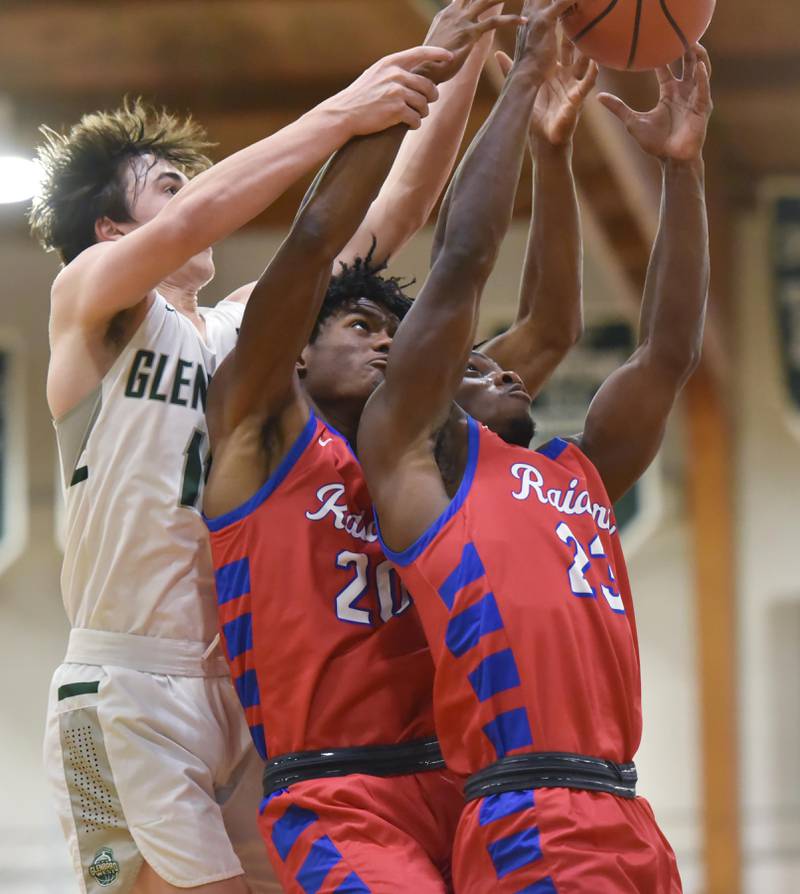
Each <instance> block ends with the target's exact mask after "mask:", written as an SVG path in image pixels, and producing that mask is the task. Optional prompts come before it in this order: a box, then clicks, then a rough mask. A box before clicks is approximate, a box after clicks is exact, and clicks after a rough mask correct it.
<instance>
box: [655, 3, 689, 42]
mask: <svg viewBox="0 0 800 894" xmlns="http://www.w3.org/2000/svg"><path fill="white" fill-rule="evenodd" d="M659 3H660V4H661V11H662V12H663V13H664V17H665V18H666V20H667V21H668V22H669V23H670V25H671V26H672V30H673V31H674V32H675V33H676V34H677V35H678V39H679V40H680V42H681V43H682V44H683V48H684V50H686V52H687V53H688V52H689V41H688V40H687V39H686V35H685V34H684V33H683V31H681V28H680V25H679V24H678V23H677V22H676V21H675V19H674V18H673V17H672V13H671V12H670V11H669V8H668V7H667V0H659Z"/></svg>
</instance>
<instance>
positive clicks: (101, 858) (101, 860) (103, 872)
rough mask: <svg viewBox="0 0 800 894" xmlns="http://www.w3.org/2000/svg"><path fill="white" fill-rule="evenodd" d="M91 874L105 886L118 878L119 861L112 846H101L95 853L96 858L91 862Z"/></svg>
mask: <svg viewBox="0 0 800 894" xmlns="http://www.w3.org/2000/svg"><path fill="white" fill-rule="evenodd" d="M89 875H90V876H91V877H92V878H93V879H96V880H97V883H98V884H100V885H102V886H103V887H105V886H106V885H110V884H113V883H114V882H115V881H116V880H117V876H118V875H119V863H117V861H116V860H115V859H114V851H112V850H111V848H110V847H101V848H100V850H99V851H98V852H97V853H96V854H95V855H94V860H92V862H91V863H90V864H89Z"/></svg>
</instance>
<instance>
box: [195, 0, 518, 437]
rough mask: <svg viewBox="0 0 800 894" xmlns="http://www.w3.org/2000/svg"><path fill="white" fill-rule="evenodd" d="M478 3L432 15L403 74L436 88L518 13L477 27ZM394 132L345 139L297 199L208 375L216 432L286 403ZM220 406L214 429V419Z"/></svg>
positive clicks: (464, 1) (395, 144) (421, 87)
mask: <svg viewBox="0 0 800 894" xmlns="http://www.w3.org/2000/svg"><path fill="white" fill-rule="evenodd" d="M486 3H487V0H475V2H471V0H456V2H455V3H453V4H451V6H449V7H448V8H447V9H446V10H445V11H444V12H443V14H442V15H441V16H439V17H437V21H436V23H435V27H434V28H433V29H432V30H431V33H430V34H429V35H428V39H427V40H428V46H425V47H421V48H418V49H417V50H413V51H409V53H408V54H406V55H410V54H411V55H413V54H415V55H416V56H417V57H418V58H416V60H412V59H405V58H404V62H406V63H408V64H407V66H406V67H408V68H410V69H415V70H416V71H417V72H425V73H427V74H428V75H429V76H430V78H433V79H435V80H437V81H438V80H441V79H444V78H449V77H452V76H453V75H454V74H456V73H457V71H458V67H459V66H460V65H461V64H462V62H463V60H464V59H466V58H467V56H468V55H469V51H470V49H471V48H472V47H473V46H474V45H475V42H476V41H477V40H478V39H480V37H481V35H483V34H484V33H486V32H487V31H489V30H491V29H492V28H494V27H496V26H497V24H499V23H500V22H502V21H505V20H507V19H510V20H513V21H519V17H518V16H513V17H495V18H494V19H491V18H490V19H486V20H484V21H479V20H478V16H479V14H480V12H481V11H484V10H485V7H486ZM412 63H414V64H412ZM408 77H409V79H410V81H409V83H410V85H411V88H412V89H413V90H414V91H416V92H417V93H418V94H423V93H426V91H427V93H426V99H427V100H433V99H435V98H436V93H437V91H436V88H435V87H434V86H433V83H432V82H431V81H430V80H429V79H428V78H427V77H424V76H423V75H422V74H420V73H412V74H409V75H408ZM404 133H405V130H404V129H403V128H400V127H398V128H395V129H393V130H391V131H389V132H387V133H385V134H381V135H378V136H375V137H372V138H369V139H366V140H361V141H360V142H359V141H357V140H356V141H353V142H351V143H350V144H349V145H348V146H347V147H345V149H344V150H342V151H341V152H340V153H339V154H338V155H337V156H336V158H335V159H334V161H333V163H332V164H331V165H330V166H329V168H328V169H326V171H325V172H323V173H322V175H321V176H320V177H318V178H317V180H316V181H315V183H314V185H313V186H312V188H311V190H310V191H309V193H308V194H307V195H306V197H305V199H304V200H303V204H302V206H301V208H300V211H299V213H298V216H297V219H296V221H295V223H294V225H293V227H292V231H291V233H290V234H289V237H288V238H287V240H286V241H285V242H284V244H283V245H282V246H281V248H280V249H279V251H278V253H277V255H276V256H275V258H274V259H273V261H272V262H271V263H270V265H269V267H268V268H267V270H266V271H265V273H264V275H263V276H262V277H261V280H260V281H259V283H258V285H257V286H256V287H255V289H254V291H253V295H252V297H251V299H250V302H249V304H248V308H247V311H246V313H245V318H244V321H243V324H242V330H241V332H240V336H239V342H238V345H237V347H236V349H235V351H234V352H233V353H232V355H231V357H230V358H229V360H228V361H226V363H225V364H224V368H223V370H220V372H218V374H217V377H216V380H220V381H219V382H217V383H216V386H215V390H216V392H217V396H216V397H214V400H213V404H214V407H213V418H214V420H215V424H214V425H213V426H212V428H213V429H214V431H216V432H217V434H219V433H220V432H222V433H223V434H224V433H225V432H227V431H230V430H232V429H233V428H235V427H236V426H237V425H238V424H239V422H240V421H241V420H242V419H243V418H245V417H247V416H251V415H252V414H254V413H255V414H256V415H258V416H265V417H272V416H274V415H275V414H276V413H278V412H280V411H281V410H282V409H283V407H284V405H285V403H286V401H288V400H290V399H292V398H293V397H296V395H297V391H296V388H295V376H294V366H295V362H296V360H297V357H298V356H299V354H300V352H301V350H302V348H303V347H304V346H305V344H306V342H307V340H308V338H309V336H310V334H311V331H312V329H313V325H314V321H315V320H316V317H317V314H318V312H319V307H320V304H321V302H322V299H323V297H324V293H325V287H326V286H327V282H328V279H329V277H330V270H331V264H332V262H333V260H334V259H335V258H336V257H337V256H338V255H339V253H340V252H341V250H342V248H343V247H344V245H345V244H346V243H347V242H348V241H349V240H350V239H351V238H352V236H353V233H354V232H355V231H356V229H357V227H358V225H359V224H360V223H361V221H362V219H363V217H364V214H365V213H366V211H367V208H368V207H369V205H370V203H371V202H372V200H373V199H374V197H375V194H376V193H377V191H378V189H379V188H380V186H381V184H382V183H383V181H384V179H385V177H386V175H387V173H388V170H389V168H388V167H387V165H389V166H390V165H391V163H392V162H393V160H394V158H395V156H396V154H397V151H398V148H399V145H400V141H401V140H402V138H403V136H404ZM216 380H215V381H216ZM223 395H224V396H223ZM295 402H296V401H295ZM220 406H221V407H222V416H223V419H224V423H223V424H222V425H220V424H219V422H218V419H217V410H218V408H219V407H220ZM213 437H214V432H212V438H213Z"/></svg>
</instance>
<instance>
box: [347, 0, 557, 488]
mask: <svg viewBox="0 0 800 894" xmlns="http://www.w3.org/2000/svg"><path fill="white" fill-rule="evenodd" d="M568 6H569V0H555V2H552V3H545V2H544V0H539V2H536V0H528V2H527V3H526V5H525V7H524V14H525V15H527V17H528V23H527V24H526V25H524V26H522V27H521V28H520V30H519V34H518V40H517V53H516V58H515V62H514V66H513V68H512V70H511V72H510V74H509V77H508V79H507V80H506V83H505V85H504V87H503V90H502V92H501V94H500V96H499V98H498V100H497V102H496V103H495V106H494V109H493V110H492V113H491V115H490V117H489V119H488V120H487V122H486V124H485V125H484V127H483V128H482V130H481V131H480V133H479V134H478V136H477V137H476V138H475V140H474V141H473V143H472V146H471V147H470V149H469V151H468V152H467V155H466V156H465V158H464V160H463V161H462V163H461V165H460V166H459V169H458V172H457V174H456V179H455V182H454V185H453V187H452V193H451V197H450V209H449V216H448V220H447V226H446V228H445V233H444V239H443V243H442V250H441V252H440V253H439V256H438V257H437V258H436V261H435V262H434V265H433V268H432V269H431V272H430V274H429V276H428V279H427V280H426V282H425V285H424V286H423V288H422V291H421V292H420V295H419V297H418V298H417V300H416V301H415V302H414V306H413V308H412V309H411V311H410V312H409V314H408V316H407V317H406V318H405V320H404V321H403V323H402V325H401V326H400V328H399V330H398V332H397V335H396V336H395V339H394V341H393V344H392V349H391V351H390V354H389V363H388V367H387V370H386V380H385V382H384V383H383V385H381V386H380V387H379V388H378V389H376V391H375V393H374V394H373V395H372V397H371V398H370V401H369V403H368V404H367V408H366V410H365V412H364V416H363V418H362V423H361V427H360V429H359V439H358V444H359V452H360V456H361V458H362V461H363V462H364V465H365V469H366V470H367V475H368V478H371V479H372V481H374V482H375V485H376V487H377V488H379V489H380V488H381V487H382V483H385V482H387V481H388V480H389V479H390V477H391V474H392V468H393V467H397V466H398V464H399V463H401V461H402V460H404V459H405V458H407V457H408V456H409V455H410V454H412V453H414V452H415V451H416V450H417V449H421V450H422V451H423V453H424V452H426V451H427V447H428V442H429V438H430V436H431V434H432V432H433V431H434V430H435V429H436V428H437V427H438V426H439V424H440V423H441V421H442V420H443V418H444V417H445V415H446V414H447V412H448V411H449V408H450V405H451V403H452V400H453V396H454V395H455V393H456V390H457V388H458V385H459V383H460V382H461V379H462V377H463V374H464V368H465V364H466V359H467V355H468V352H469V350H470V347H471V342H472V334H473V331H474V327H475V320H476V317H477V313H478V305H479V300H480V296H481V294H482V292H483V288H484V286H485V283H486V280H487V279H488V277H489V274H490V273H491V270H492V267H493V265H494V262H495V259H496V257H497V252H498V250H499V248H500V244H501V242H502V240H503V237H504V236H505V233H506V231H507V229H508V225H509V223H510V220H511V213H512V210H513V200H514V194H515V192H516V188H517V183H518V180H519V174H520V169H521V166H522V160H523V157H524V154H525V139H526V136H527V133H528V126H529V121H530V114H531V109H532V106H533V102H534V99H535V96H536V92H537V90H538V88H539V86H540V84H541V83H542V82H543V81H544V80H545V79H546V78H547V77H548V76H549V74H550V72H551V71H552V69H553V67H554V65H555V56H556V52H555V50H556V45H555V23H556V21H557V19H558V16H559V15H560V14H561V13H562V12H563V11H564V10H565V9H566V8H567V7H568ZM370 486H371V487H372V482H371V484H370ZM373 497H374V498H375V499H376V500H377V501H378V503H379V505H380V503H381V500H380V498H379V496H378V494H376V493H375V492H374V491H373Z"/></svg>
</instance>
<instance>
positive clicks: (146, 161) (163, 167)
mask: <svg viewBox="0 0 800 894" xmlns="http://www.w3.org/2000/svg"><path fill="white" fill-rule="evenodd" d="M160 177H164V178H169V179H171V180H174V181H175V182H176V183H180V184H183V183H185V182H186V181H187V179H188V178H187V177H186V175H185V174H184V173H182V172H181V171H179V170H178V169H177V168H176V167H175V165H174V164H172V162H169V161H167V160H166V159H165V158H158V157H157V156H155V155H150V154H147V155H135V156H133V158H130V159H129V160H128V163H127V165H126V168H125V178H126V181H127V186H128V189H129V190H130V191H134V192H137V193H138V192H141V191H142V189H144V187H145V186H146V185H147V184H149V183H155V182H156V181H157V180H158V179H159V178H160Z"/></svg>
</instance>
